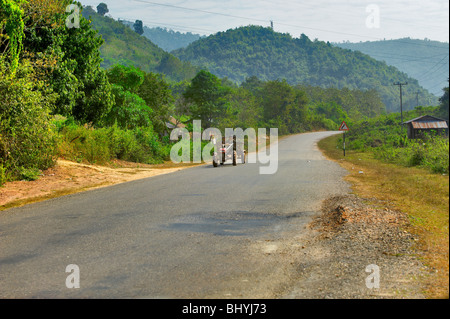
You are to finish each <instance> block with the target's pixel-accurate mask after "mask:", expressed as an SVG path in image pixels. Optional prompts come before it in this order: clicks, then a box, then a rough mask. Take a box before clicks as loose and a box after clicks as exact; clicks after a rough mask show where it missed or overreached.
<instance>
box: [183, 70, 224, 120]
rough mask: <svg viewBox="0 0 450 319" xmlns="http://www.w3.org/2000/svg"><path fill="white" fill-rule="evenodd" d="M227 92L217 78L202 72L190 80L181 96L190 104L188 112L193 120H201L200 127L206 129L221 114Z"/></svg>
mask: <svg viewBox="0 0 450 319" xmlns="http://www.w3.org/2000/svg"><path fill="white" fill-rule="evenodd" d="M228 91H229V90H228V89H227V88H224V87H222V83H221V80H220V79H219V78H218V77H217V76H215V75H213V74H211V73H210V72H208V71H205V70H202V71H200V72H199V73H197V75H196V76H195V77H194V78H193V79H192V82H191V84H190V85H189V86H188V88H187V89H186V91H185V92H184V95H183V96H184V98H185V99H186V102H187V103H190V105H189V110H190V113H191V114H192V117H193V119H199V120H201V121H202V127H203V128H208V127H211V126H212V125H215V124H216V123H217V122H218V119H219V118H220V116H221V115H222V114H223V111H224V110H225V108H226V101H225V96H226V94H227V92H228Z"/></svg>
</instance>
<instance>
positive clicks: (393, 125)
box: [339, 87, 449, 174]
mask: <svg viewBox="0 0 450 319" xmlns="http://www.w3.org/2000/svg"><path fill="white" fill-rule="evenodd" d="M446 91H447V92H448V87H447V88H446ZM447 96H448V95H447ZM441 101H442V102H441V103H442V104H441V105H440V106H439V107H421V106H419V107H417V108H416V109H414V110H411V111H408V112H405V113H404V114H403V116H404V119H405V120H410V119H413V118H417V117H419V116H422V115H424V114H428V115H432V116H436V117H440V116H444V117H445V114H443V113H442V112H443V110H445V109H446V111H444V112H446V116H447V119H448V99H447V100H446V101H444V100H443V99H441ZM346 135H347V138H346V148H347V149H351V150H357V151H360V152H367V151H369V152H372V153H373V154H375V158H377V159H380V160H382V161H385V162H388V163H396V164H400V165H403V166H407V167H412V166H418V167H423V168H426V169H429V170H430V171H432V172H434V173H443V174H448V173H449V140H448V136H442V135H438V134H436V132H430V133H429V134H427V135H425V136H424V138H421V139H416V140H411V139H408V137H407V131H406V127H405V126H402V125H400V115H399V114H397V113H395V114H388V115H382V116H379V117H375V118H371V119H365V120H362V121H356V122H354V123H352V126H351V130H350V131H349V132H348V133H346ZM341 142H342V138H341ZM339 144H340V145H342V144H341V143H339Z"/></svg>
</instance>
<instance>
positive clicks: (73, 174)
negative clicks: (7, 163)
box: [0, 159, 196, 211]
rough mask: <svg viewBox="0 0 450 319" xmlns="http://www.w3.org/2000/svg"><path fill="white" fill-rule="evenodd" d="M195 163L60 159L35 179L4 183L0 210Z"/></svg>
mask: <svg viewBox="0 0 450 319" xmlns="http://www.w3.org/2000/svg"><path fill="white" fill-rule="evenodd" d="M193 166H196V165H194V164H189V165H183V164H178V165H176V164H173V163H166V164H159V165H148V164H138V163H131V162H125V161H114V162H111V163H110V165H109V166H100V165H92V164H82V163H75V162H71V161H67V160H63V159H59V160H58V161H57V163H56V165H55V166H54V167H52V168H50V169H48V170H46V171H44V172H42V174H41V176H40V177H39V179H37V180H35V181H15V182H7V183H6V184H5V185H3V186H2V187H0V211H2V210H5V209H8V208H12V207H20V206H23V205H26V204H30V203H34V202H40V201H43V200H47V199H51V198H55V197H60V196H64V195H69V194H74V193H79V192H83V191H87V190H91V189H95V188H100V187H106V186H111V185H115V184H120V183H124V182H130V181H134V180H138V179H143V178H149V177H153V176H157V175H161V174H168V173H173V172H176V171H180V170H183V169H186V168H189V167H193Z"/></svg>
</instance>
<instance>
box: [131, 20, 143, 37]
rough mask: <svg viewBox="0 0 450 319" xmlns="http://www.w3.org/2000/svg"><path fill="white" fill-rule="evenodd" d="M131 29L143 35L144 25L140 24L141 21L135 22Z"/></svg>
mask: <svg viewBox="0 0 450 319" xmlns="http://www.w3.org/2000/svg"><path fill="white" fill-rule="evenodd" d="M133 28H134V31H135V32H136V33H137V34H139V35H143V34H144V24H143V23H142V21H141V20H136V22H134V25H133Z"/></svg>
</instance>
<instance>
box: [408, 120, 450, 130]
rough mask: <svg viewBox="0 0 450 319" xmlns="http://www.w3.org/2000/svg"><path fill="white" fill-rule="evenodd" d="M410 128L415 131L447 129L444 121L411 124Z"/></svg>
mask: <svg viewBox="0 0 450 319" xmlns="http://www.w3.org/2000/svg"><path fill="white" fill-rule="evenodd" d="M411 124H412V127H413V128H415V129H445V128H448V125H447V122H446V121H433V122H431V121H430V122H428V121H427V122H425V121H424V122H422V121H420V122H411Z"/></svg>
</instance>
